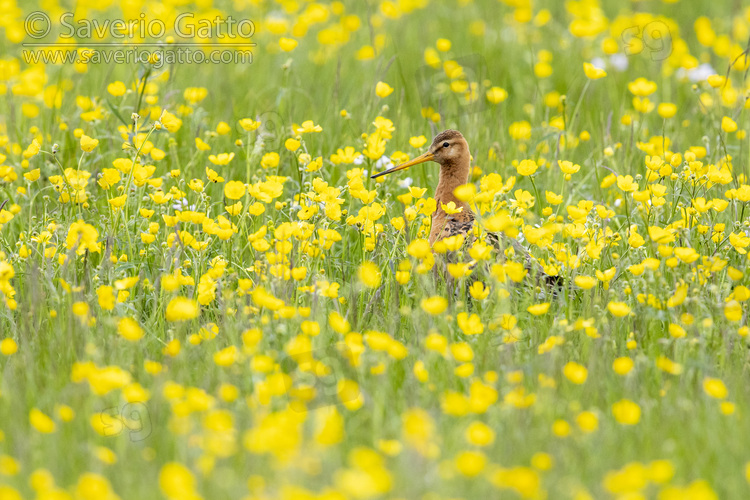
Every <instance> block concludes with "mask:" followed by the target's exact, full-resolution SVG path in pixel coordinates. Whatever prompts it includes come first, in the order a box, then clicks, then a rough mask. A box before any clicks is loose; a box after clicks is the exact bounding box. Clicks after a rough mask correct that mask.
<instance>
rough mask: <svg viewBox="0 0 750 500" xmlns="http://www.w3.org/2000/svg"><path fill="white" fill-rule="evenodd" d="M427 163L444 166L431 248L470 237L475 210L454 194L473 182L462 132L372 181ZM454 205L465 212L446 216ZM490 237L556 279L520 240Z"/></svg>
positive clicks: (443, 136)
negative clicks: (451, 239)
mask: <svg viewBox="0 0 750 500" xmlns="http://www.w3.org/2000/svg"><path fill="white" fill-rule="evenodd" d="M426 161H434V162H436V163H438V164H439V165H440V176H439V180H438V185H437V188H436V189H435V201H436V202H437V208H436V209H435V212H434V213H433V214H432V227H431V229H430V240H429V241H430V245H434V243H435V242H436V241H439V240H442V239H444V238H447V237H449V236H454V235H457V234H463V235H466V234H468V233H470V232H471V231H472V228H473V227H474V213H473V212H472V211H471V207H469V204H468V203H466V202H465V201H461V200H459V199H458V198H456V195H455V194H454V191H455V190H456V188H457V187H458V186H461V185H463V184H466V183H468V182H469V174H470V172H471V153H470V152H469V144H468V143H467V142H466V139H464V136H463V135H462V134H461V132H459V131H458V130H445V131H443V132H441V133H439V134H438V135H436V136H435V138H434V139H433V140H432V144H431V145H430V147H429V148H428V149H427V151H426V152H425V153H424V154H422V155H420V156H418V157H416V158H414V159H413V160H411V161H407V162H405V163H402V164H400V165H397V166H395V167H392V168H389V169H388V170H385V171H383V172H380V173H378V174H374V175H373V176H372V177H373V178H376V177H380V176H381V175H385V174H389V173H391V172H396V171H398V170H403V169H405V168H408V167H411V166H412V165H417V164H419V163H424V162H426ZM451 202H453V203H454V204H455V206H456V208H460V209H461V211H460V212H457V213H452V214H448V213H446V211H445V209H443V205H448V204H449V203H451ZM488 236H489V237H488V240H489V241H490V243H492V244H493V246H495V247H496V248H498V250H502V248H503V247H504V246H505V245H504V243H510V245H511V246H512V247H513V249H514V250H515V251H516V252H518V253H520V254H521V255H523V256H524V259H525V261H526V268H527V269H529V270H530V271H531V272H532V273H533V274H535V275H537V276H538V277H543V278H544V279H545V281H550V280H548V279H547V278H552V277H549V276H547V275H546V273H544V271H543V269H542V266H541V265H540V264H539V263H538V262H537V261H536V260H535V259H534V258H533V257H532V256H531V254H530V253H529V252H528V251H527V250H526V249H525V248H523V247H522V246H521V244H520V243H519V242H518V241H517V240H515V239H513V238H504V237H503V235H496V234H489V235H488ZM506 240H509V241H506ZM553 281H556V280H553Z"/></svg>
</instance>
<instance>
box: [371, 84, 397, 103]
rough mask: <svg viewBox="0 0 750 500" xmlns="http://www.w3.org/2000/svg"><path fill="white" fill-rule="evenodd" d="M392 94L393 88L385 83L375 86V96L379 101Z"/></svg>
mask: <svg viewBox="0 0 750 500" xmlns="http://www.w3.org/2000/svg"><path fill="white" fill-rule="evenodd" d="M392 92H393V87H391V86H390V85H388V84H387V83H385V82H378V83H377V85H375V94H376V95H377V96H378V97H380V98H381V99H382V98H384V97H388V96H389V95H391V93H392Z"/></svg>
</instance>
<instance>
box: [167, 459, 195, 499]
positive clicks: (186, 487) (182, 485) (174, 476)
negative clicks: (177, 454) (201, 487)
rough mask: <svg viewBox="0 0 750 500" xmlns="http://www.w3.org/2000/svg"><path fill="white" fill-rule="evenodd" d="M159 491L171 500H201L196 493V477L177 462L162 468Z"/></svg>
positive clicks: (169, 463)
mask: <svg viewBox="0 0 750 500" xmlns="http://www.w3.org/2000/svg"><path fill="white" fill-rule="evenodd" d="M159 489H161V491H162V493H164V495H165V496H166V497H167V498H168V499H169V500H178V499H187V498H200V497H198V494H197V492H196V491H195V477H194V476H193V474H192V472H190V469H188V468H187V467H185V466H184V465H182V464H180V463H177V462H168V463H166V464H164V466H163V467H162V468H161V471H159Z"/></svg>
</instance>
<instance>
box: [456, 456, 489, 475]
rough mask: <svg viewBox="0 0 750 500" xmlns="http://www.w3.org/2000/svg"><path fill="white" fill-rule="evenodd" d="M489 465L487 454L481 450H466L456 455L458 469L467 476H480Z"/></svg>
mask: <svg viewBox="0 0 750 500" xmlns="http://www.w3.org/2000/svg"><path fill="white" fill-rule="evenodd" d="M486 465H487V456H486V455H485V454H484V453H482V452H481V451H464V452H461V453H459V454H458V456H456V469H458V472H460V473H461V474H463V475H464V476H466V477H475V476H478V475H479V474H480V473H481V472H482V471H483V470H484V468H485V466H486Z"/></svg>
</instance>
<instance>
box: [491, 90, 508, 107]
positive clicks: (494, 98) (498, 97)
mask: <svg viewBox="0 0 750 500" xmlns="http://www.w3.org/2000/svg"><path fill="white" fill-rule="evenodd" d="M507 98H508V92H507V91H506V90H505V89H503V88H501V87H492V88H490V89H488V90H487V100H488V101H490V102H491V103H492V104H500V103H501V102H503V101H504V100H506V99H507Z"/></svg>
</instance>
